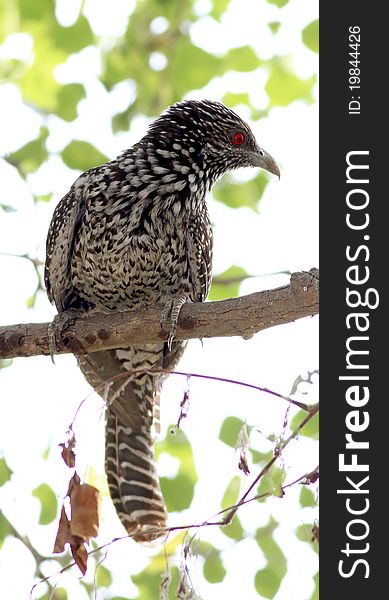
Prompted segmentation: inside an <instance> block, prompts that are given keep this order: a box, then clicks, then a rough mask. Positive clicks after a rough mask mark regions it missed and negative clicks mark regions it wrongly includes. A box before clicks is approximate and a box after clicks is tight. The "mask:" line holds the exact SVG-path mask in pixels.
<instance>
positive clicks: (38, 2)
mask: <svg viewBox="0 0 389 600" xmlns="http://www.w3.org/2000/svg"><path fill="white" fill-rule="evenodd" d="M18 6H19V11H20V17H21V19H22V21H29V20H36V21H40V20H41V19H48V18H49V16H50V15H51V14H52V10H53V9H52V6H51V3H50V2H47V0H34V2H31V1H30V0H19V2H18Z"/></svg>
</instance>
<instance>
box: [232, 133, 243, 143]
mask: <svg viewBox="0 0 389 600" xmlns="http://www.w3.org/2000/svg"><path fill="white" fill-rule="evenodd" d="M244 140H245V137H244V133H242V132H241V131H238V132H237V133H235V134H234V136H233V138H232V143H233V144H234V146H241V145H242V144H243V142H244Z"/></svg>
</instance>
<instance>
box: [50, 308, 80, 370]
mask: <svg viewBox="0 0 389 600" xmlns="http://www.w3.org/2000/svg"><path fill="white" fill-rule="evenodd" d="M78 314H79V313H78V311H77V310H75V309H73V308H69V309H68V310H64V311H63V312H61V313H58V315H55V317H54V319H53V320H52V322H51V323H50V324H49V327H48V331H47V334H48V338H49V350H50V357H51V361H52V363H53V364H55V361H54V354H55V353H56V352H57V351H58V342H60V341H61V335H62V333H63V331H64V330H65V329H66V328H67V327H68V326H69V325H72V324H73V323H74V320H75V318H76V317H77V316H78Z"/></svg>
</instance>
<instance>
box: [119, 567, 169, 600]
mask: <svg viewBox="0 0 389 600" xmlns="http://www.w3.org/2000/svg"><path fill="white" fill-rule="evenodd" d="M150 565H151V563H150V564H149V565H147V567H146V568H145V569H144V570H143V571H141V572H140V573H137V574H136V575H131V579H132V581H133V582H134V583H135V585H136V586H137V587H138V589H139V596H137V598H139V599H145V600H146V599H147V600H148V599H149V598H159V591H160V584H161V576H162V574H163V572H164V570H163V569H162V570H161V569H158V570H155V569H150ZM170 573H171V576H172V580H171V583H170V587H169V600H175V599H176V598H177V596H176V590H177V587H178V582H179V570H178V567H176V566H172V567H171V568H170ZM123 600H128V596H127V597H126V599H124V598H123Z"/></svg>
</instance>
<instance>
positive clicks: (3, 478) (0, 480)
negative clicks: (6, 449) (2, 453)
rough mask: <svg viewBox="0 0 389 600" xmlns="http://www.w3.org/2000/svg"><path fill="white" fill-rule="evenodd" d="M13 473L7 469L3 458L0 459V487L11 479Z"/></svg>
mask: <svg viewBox="0 0 389 600" xmlns="http://www.w3.org/2000/svg"><path fill="white" fill-rule="evenodd" d="M12 473H13V471H11V469H10V468H9V466H8V465H7V463H6V462H5V459H4V458H0V487H1V486H2V485H4V484H5V483H7V481H9V480H10V479H11V475H12Z"/></svg>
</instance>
